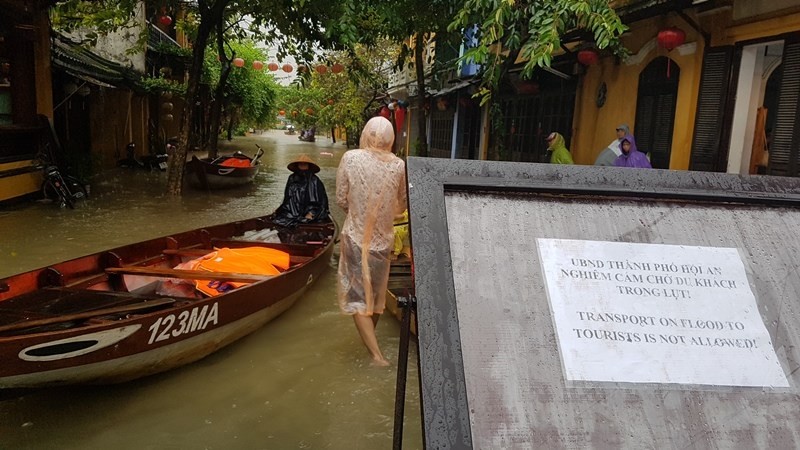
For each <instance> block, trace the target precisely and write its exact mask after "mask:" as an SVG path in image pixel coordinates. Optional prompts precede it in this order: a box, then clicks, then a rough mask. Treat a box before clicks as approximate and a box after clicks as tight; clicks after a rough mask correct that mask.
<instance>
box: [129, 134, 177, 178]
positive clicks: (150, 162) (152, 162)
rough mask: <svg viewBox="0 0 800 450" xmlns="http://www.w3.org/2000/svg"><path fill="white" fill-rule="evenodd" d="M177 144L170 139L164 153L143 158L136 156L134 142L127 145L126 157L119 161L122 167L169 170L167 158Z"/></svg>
mask: <svg viewBox="0 0 800 450" xmlns="http://www.w3.org/2000/svg"><path fill="white" fill-rule="evenodd" d="M174 148H175V145H174V144H173V143H172V141H171V140H170V141H169V142H167V145H166V150H165V151H164V152H163V153H155V154H150V155H145V156H143V157H142V158H137V157H136V144H134V143H133V142H131V143H129V144H128V145H127V146H125V156H126V157H125V158H124V159H120V160H119V161H117V165H118V166H120V167H133V168H140V169H147V170H151V171H152V170H160V171H162V172H163V171H165V170H167V160H168V159H169V155H168V153H169V151H170V150H171V149H174Z"/></svg>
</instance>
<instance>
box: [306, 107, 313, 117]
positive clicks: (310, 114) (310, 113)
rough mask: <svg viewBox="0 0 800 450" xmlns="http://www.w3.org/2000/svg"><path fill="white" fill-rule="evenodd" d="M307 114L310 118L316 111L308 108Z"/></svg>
mask: <svg viewBox="0 0 800 450" xmlns="http://www.w3.org/2000/svg"><path fill="white" fill-rule="evenodd" d="M306 114H308V115H309V116H313V115H314V109H313V108H306Z"/></svg>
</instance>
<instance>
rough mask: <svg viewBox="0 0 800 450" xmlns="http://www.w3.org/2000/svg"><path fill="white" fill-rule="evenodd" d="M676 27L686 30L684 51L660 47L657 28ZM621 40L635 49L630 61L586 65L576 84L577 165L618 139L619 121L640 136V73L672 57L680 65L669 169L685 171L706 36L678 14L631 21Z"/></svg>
mask: <svg viewBox="0 0 800 450" xmlns="http://www.w3.org/2000/svg"><path fill="white" fill-rule="evenodd" d="M673 25H674V26H677V27H679V28H681V29H682V30H683V31H684V32H686V43H685V44H684V46H683V48H682V49H675V50H672V51H671V52H667V51H666V50H665V49H663V48H660V47H658V45H657V44H656V41H655V39H656V36H657V34H658V31H659V30H661V29H663V28H665V27H669V26H673ZM623 42H624V44H625V46H626V48H627V49H628V50H629V51H630V52H631V56H630V57H629V58H628V59H627V60H626V61H619V62H618V61H617V59H616V58H614V57H611V56H606V57H604V58H602V59H601V61H600V63H599V64H597V65H595V66H589V67H588V68H587V71H586V74H585V76H584V78H583V80H582V82H581V84H580V85H579V86H578V94H577V96H576V105H575V117H574V121H573V126H574V129H573V141H572V143H571V148H570V151H571V152H572V154H573V158H574V159H575V162H576V163H577V164H593V163H594V160H595V159H596V157H597V155H598V154H599V153H600V152H601V151H602V150H603V149H605V148H606V147H607V146H608V144H609V143H610V142H611V141H612V140H614V139H616V127H617V126H619V125H620V124H623V123H625V124H628V126H630V127H631V131H632V132H633V134H634V137H635V136H636V123H635V119H636V100H637V95H638V89H639V74H640V73H641V72H642V71H643V70H644V69H645V68H646V67H647V65H648V64H649V63H650V62H652V61H653V60H654V59H655V58H657V57H660V56H668V57H669V58H670V59H672V61H673V62H672V64H673V67H674V66H675V65H677V66H678V67H680V79H679V82H678V98H677V102H676V105H675V123H674V125H673V134H672V151H671V158H670V169H678V170H687V169H688V168H689V158H690V154H691V144H692V136H693V132H694V116H695V109H696V107H697V94H698V90H699V85H700V75H701V70H702V61H703V48H704V43H703V38H702V37H701V36H700V35H699V33H697V32H696V31H695V30H694V29H692V28H691V27H690V26H689V25H688V24H687V23H685V22H684V21H683V20H682V19H680V18H679V17H678V16H666V17H658V18H653V19H649V20H645V21H641V22H637V23H634V24H632V25H631V30H630V31H629V32H628V33H627V34H626V35H625V36H623ZM692 47H694V51H693V52H692V51H691V49H692ZM681 50H683V53H684V54H683V55H682V54H681ZM603 82H605V83H606V87H607V94H606V102H605V104H604V105H603V107H601V108H598V107H597V104H596V103H595V102H596V98H597V91H598V88H599V87H600V84H601V83H603ZM642 150H645V151H646V150H648V149H642Z"/></svg>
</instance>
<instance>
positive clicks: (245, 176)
mask: <svg viewBox="0 0 800 450" xmlns="http://www.w3.org/2000/svg"><path fill="white" fill-rule="evenodd" d="M256 147H258V152H257V153H256V155H255V156H254V157H252V158H250V157H249V156H247V155H245V154H244V153H241V152H236V153H234V154H233V155H227V156H220V157H217V158H214V159H211V158H198V157H196V156H192V159H191V161H189V162H187V163H186V172H187V175H188V178H187V180H188V182H189V185H191V186H193V187H197V188H201V189H225V188H231V187H236V186H242V185H245V184H249V183H252V182H253V180H254V179H255V177H256V174H258V168H259V164H258V160H259V158H260V157H261V155H263V154H264V150H263V149H262V148H261V147H259V146H258V145H256ZM231 162H240V164H236V165H231V164H230V163H231Z"/></svg>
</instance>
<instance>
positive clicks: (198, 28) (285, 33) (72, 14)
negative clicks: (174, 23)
mask: <svg viewBox="0 0 800 450" xmlns="http://www.w3.org/2000/svg"><path fill="white" fill-rule="evenodd" d="M60 3H62V4H63V5H64V6H66V7H67V10H68V12H69V14H63V15H62V17H63V22H62V23H61V25H62V26H64V27H67V28H68V27H70V26H73V27H86V26H88V27H90V28H91V27H93V29H96V30H102V32H110V31H114V30H116V29H119V28H121V27H123V26H126V25H125V24H127V23H129V20H130V18H132V17H134V15H135V12H136V9H137V8H138V7H139V6H140V5H141V3H140V2H138V1H136V0H97V1H86V0H63V1H61V2H60ZM144 3H145V5H146V6H147V9H148V11H149V10H156V9H158V8H162V7H163V8H170V9H176V8H178V7H180V8H186V9H188V10H190V12H191V14H190V17H193V18H194V21H193V22H192V23H191V24H188V25H186V26H185V29H187V30H192V31H193V36H192V40H193V43H192V44H193V45H192V62H191V64H190V66H189V71H188V72H189V73H188V75H189V76H188V81H187V84H186V107H185V110H184V111H183V115H182V121H181V133H180V136H179V143H178V146H177V149H176V150H175V152H174V153H173V155H172V157H171V158H170V162H169V168H168V170H167V177H168V178H167V191H168V193H170V194H174V195H178V194H180V193H181V190H182V185H183V166H184V164H185V162H186V155H187V150H188V143H189V137H190V133H192V128H191V126H190V125H191V124H192V123H194V116H195V114H196V108H194V105H196V104H198V103H200V100H201V99H200V95H199V94H200V90H199V86H200V82H201V79H202V77H203V61H204V59H205V52H206V49H207V47H208V45H209V43H210V42H211V38H212V35H213V33H214V32H216V33H217V34H218V35H219V36H223V35H224V34H225V33H226V32H232V33H233V34H234V35H237V36H241V35H242V33H243V30H245V29H247V30H248V31H249V32H250V33H252V34H253V35H254V36H255V38H258V39H260V40H263V41H264V42H265V43H266V44H267V45H279V46H280V48H281V51H280V53H281V55H285V54H292V55H295V56H296V57H298V58H299V59H304V60H306V59H310V57H311V55H312V53H313V50H314V49H316V48H320V49H341V48H343V45H345V44H346V43H347V42H353V41H350V40H349V39H342V38H340V37H339V36H338V31H337V30H339V28H338V27H337V26H336V24H337V23H338V22H339V18H340V16H341V15H342V14H343V13H344V10H343V9H342V3H341V2H340V1H339V0H334V1H331V0H326V1H310V0H302V1H299V2H290V3H289V4H287V3H286V2H285V1H284V0H246V1H245V0H196V1H193V2H186V1H181V0H158V1H156V0H145V1H144ZM107 14H110V15H111V16H112V17H113V20H112V19H109V17H108V16H107ZM236 17H239V18H242V17H247V18H248V22H247V23H243V22H242V21H240V20H237V19H235V18H236ZM232 18H233V19H234V20H232V21H231V20H230V19H232ZM231 25H232V26H233V27H234V29H229V28H228V27H229V26H231ZM217 44H218V46H219V41H218V43H217ZM220 53H224V52H220Z"/></svg>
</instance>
